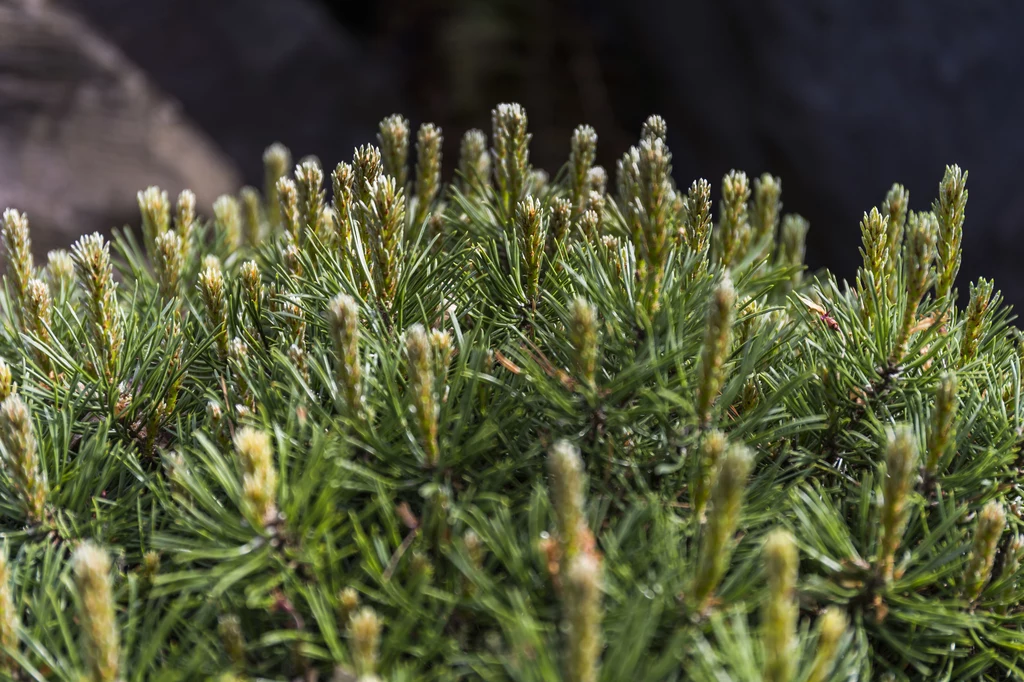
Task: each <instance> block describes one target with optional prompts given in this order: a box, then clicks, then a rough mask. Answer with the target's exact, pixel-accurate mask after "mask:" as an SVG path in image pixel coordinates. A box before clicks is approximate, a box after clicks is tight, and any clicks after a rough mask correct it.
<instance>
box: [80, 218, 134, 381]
mask: <svg viewBox="0 0 1024 682" xmlns="http://www.w3.org/2000/svg"><path fill="white" fill-rule="evenodd" d="M71 257H72V259H73V260H74V262H75V273H76V274H77V275H78V281H79V282H80V283H81V286H82V288H83V289H84V290H85V306H86V310H87V311H88V317H89V328H90V331H91V333H92V337H93V342H94V347H95V348H96V349H97V350H99V352H100V360H101V362H103V363H104V364H105V370H106V372H107V374H108V375H112V374H113V373H114V369H115V368H116V367H117V361H118V355H119V352H120V350H121V344H122V343H123V342H124V332H123V330H122V322H121V313H120V310H119V309H118V305H117V284H115V283H114V268H113V266H112V265H111V264H110V245H109V244H108V243H107V241H106V240H105V239H104V238H103V235H101V234H99V233H98V232H96V233H93V234H90V235H86V236H84V237H82V238H81V239H79V240H78V241H77V242H75V245H74V246H73V247H72V248H71Z"/></svg>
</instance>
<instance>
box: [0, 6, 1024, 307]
mask: <svg viewBox="0 0 1024 682" xmlns="http://www.w3.org/2000/svg"><path fill="white" fill-rule="evenodd" d="M1022 30H1024V3H1019V2H1014V1H1013V0H975V1H974V2H970V3H965V2H962V0H961V1H959V2H954V1H952V0H887V1H881V0H864V1H861V2H850V1H849V0H785V1H783V0H769V1H768V2H761V3H750V2H741V1H740V0H708V1H707V2H699V3H698V2H680V1H674V0H446V1H445V0H393V1H391V2H370V1H368V0H367V1H363V2H353V1H350V0H334V1H331V0H144V1H142V2H140V1H139V0H59V1H57V0H0V207H2V206H3V205H13V206H18V207H20V208H23V209H25V210H26V211H28V212H29V214H30V217H32V219H33V225H34V234H35V236H36V241H37V242H38V244H37V247H38V250H39V251H41V252H42V251H45V249H47V248H53V247H54V246H55V245H63V244H66V243H68V242H69V241H70V240H71V239H72V238H73V237H74V236H75V235H77V234H79V233H81V232H83V231H86V230H93V229H106V228H109V227H110V226H111V225H116V224H121V223H124V222H133V223H134V222H136V221H137V218H136V217H135V212H136V209H135V205H134V204H135V202H134V192H135V190H136V189H139V188H142V187H145V186H146V185H148V184H159V185H161V186H163V187H164V188H166V189H168V190H169V191H171V192H177V191H178V190H180V189H181V188H182V187H185V186H190V187H192V188H193V189H195V190H196V191H197V193H199V195H200V199H201V200H202V201H203V202H205V203H207V204H209V203H210V202H211V201H212V200H213V199H214V198H215V197H216V196H217V195H218V194H219V193H221V192H226V191H234V190H235V189H237V187H238V186H239V185H240V184H241V183H251V184H255V185H257V186H259V185H260V184H261V182H262V170H261V165H260V157H261V153H262V150H263V148H264V147H265V146H266V145H267V144H268V143H270V142H272V141H274V140H280V141H282V142H284V143H285V144H287V145H288V146H290V147H291V148H292V150H293V152H294V154H295V157H296V158H299V157H301V156H303V155H305V154H316V155H318V156H319V157H320V158H321V159H322V160H323V161H324V162H325V163H326V164H331V165H333V163H334V162H336V161H338V160H340V159H343V158H345V159H347V158H349V157H350V156H351V151H352V147H353V146H355V145H356V144H360V143H362V142H368V141H372V140H374V136H375V133H376V124H377V122H378V121H379V120H380V119H381V118H382V117H383V116H385V115H387V114H390V113H392V112H395V111H399V112H402V113H404V114H405V115H406V116H408V117H409V118H410V119H411V120H412V122H413V124H414V125H418V124H419V123H421V122H423V121H428V120H429V121H433V122H435V123H438V124H439V125H441V126H442V127H443V129H444V133H445V158H446V159H447V160H448V163H446V168H445V171H446V173H447V174H450V173H451V170H452V166H453V165H454V159H455V158H457V146H458V141H459V138H460V137H461V134H462V132H463V131H464V130H466V129H467V128H469V127H480V128H483V129H484V130H487V129H488V128H489V114H490V109H491V107H492V106H493V105H494V104H496V103H498V102H502V101H518V102H520V103H522V104H523V105H524V106H526V108H527V111H528V113H529V116H530V128H531V131H532V132H533V134H534V143H533V146H532V158H533V160H534V163H535V164H536V165H538V166H541V167H544V168H546V169H547V170H549V171H550V172H552V173H554V172H555V171H557V170H558V167H559V165H560V164H561V163H562V162H563V161H564V159H565V158H566V155H567V153H568V140H569V134H570V132H571V130H572V129H573V127H574V126H575V125H576V124H578V123H581V122H587V123H590V124H592V125H593V126H594V127H595V128H596V129H597V131H598V135H599V137H600V141H599V149H600V157H599V162H600V163H602V164H603V165H604V166H605V167H606V168H608V169H609V170H611V169H613V168H614V163H615V160H616V159H617V158H618V157H619V156H620V155H621V154H622V153H623V151H625V149H626V148H627V147H628V146H629V145H630V144H631V143H632V142H633V141H634V140H635V139H636V137H637V136H638V133H639V128H640V124H641V123H642V121H643V119H644V118H645V117H646V116H647V115H648V114H650V113H660V114H662V115H663V116H664V117H665V118H666V119H667V120H668V123H669V145H670V147H671V149H672V151H673V155H674V167H675V175H676V177H677V180H678V181H679V182H680V183H689V181H690V180H691V179H693V178H695V177H699V176H701V177H707V178H708V179H710V180H712V182H713V184H717V182H718V180H719V179H720V178H721V176H722V175H723V174H724V173H725V172H727V171H728V170H729V169H730V168H734V167H735V168H739V169H742V170H746V171H747V172H748V173H749V174H751V175H756V174H760V173H761V172H764V171H769V172H772V173H774V174H776V175H779V176H781V177H782V181H783V200H784V203H785V208H786V210H788V211H795V212H799V213H801V214H803V215H804V216H805V217H807V218H808V219H809V220H810V221H811V225H812V229H811V234H810V236H809V255H808V257H809V261H810V263H811V265H812V266H828V267H830V268H832V269H833V270H835V271H836V272H838V273H839V274H840V275H841V276H844V277H852V275H853V272H854V270H855V268H856V266H857V263H858V261H859V255H858V253H857V247H858V244H859V239H860V237H859V230H858V221H859V218H860V216H861V214H862V213H863V211H864V210H866V209H868V208H870V207H871V206H873V205H876V204H877V203H879V202H880V201H881V199H882V197H883V196H884V194H885V192H886V190H887V189H888V188H889V186H890V185H891V184H892V182H894V181H896V180H899V181H901V182H903V183H904V184H905V185H906V186H907V187H908V189H909V190H910V193H911V204H912V207H913V208H915V209H919V210H922V209H926V208H928V207H929V206H930V204H931V201H932V199H933V198H934V196H935V194H936V190H937V186H938V182H939V180H940V178H941V176H942V173H943V169H944V166H945V164H947V163H958V164H960V165H961V166H962V167H964V168H966V169H968V170H969V171H970V180H969V182H968V187H969V189H970V200H969V203H968V206H967V223H966V227H965V233H966V234H965V239H964V249H965V253H964V262H963V269H962V270H961V277H960V289H961V292H962V293H963V292H965V290H966V283H967V281H968V280H974V279H976V278H977V277H978V276H987V277H994V278H995V279H996V283H997V286H999V287H1000V288H1002V289H1003V290H1004V292H1005V293H1006V295H1007V298H1008V299H1009V300H1010V301H1011V302H1012V303H1015V304H1017V305H1018V307H1019V305H1020V304H1022V303H1024V275H1021V274H1018V267H1017V259H1018V253H1019V251H1020V246H1019V245H1020V242H1021V240H1022V238H1024V235H1022V233H1021V227H1022V226H1024V192H1022V191H1020V187H1021V186H1022V182H1024V125H1022V122H1024V41H1022V40H1021V39H1020V35H1021V33H1022Z"/></svg>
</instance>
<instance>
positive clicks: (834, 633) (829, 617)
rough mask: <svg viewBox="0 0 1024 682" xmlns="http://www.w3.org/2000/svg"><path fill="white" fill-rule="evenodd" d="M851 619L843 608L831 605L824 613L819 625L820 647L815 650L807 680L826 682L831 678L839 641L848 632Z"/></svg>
mask: <svg viewBox="0 0 1024 682" xmlns="http://www.w3.org/2000/svg"><path fill="white" fill-rule="evenodd" d="M848 624H849V621H848V619H847V617H846V614H845V613H843V611H842V609H840V608H839V607H837V606H830V607H829V608H828V609H826V610H825V613H824V614H822V616H821V620H820V624H819V626H818V648H817V651H815V652H814V661H813V662H812V663H811V670H810V672H809V673H808V674H807V678H806V679H807V682H825V681H826V680H829V679H831V674H832V671H833V669H834V668H835V663H836V655H837V654H838V653H839V643H840V641H841V640H842V638H843V635H845V634H846V628H847V626H848Z"/></svg>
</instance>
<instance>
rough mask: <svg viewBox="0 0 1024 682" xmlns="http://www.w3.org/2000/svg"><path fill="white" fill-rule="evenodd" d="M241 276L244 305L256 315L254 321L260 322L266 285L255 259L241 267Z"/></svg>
mask: <svg viewBox="0 0 1024 682" xmlns="http://www.w3.org/2000/svg"><path fill="white" fill-rule="evenodd" d="M239 276H240V278H241V280H242V294H243V297H244V298H243V300H244V305H245V306H246V307H247V308H249V309H250V310H251V311H252V314H253V315H255V316H256V317H255V319H254V320H253V322H254V323H257V324H258V323H259V314H260V310H261V309H262V307H263V298H264V296H265V293H266V291H265V287H264V286H263V276H262V275H261V274H260V266H259V265H257V264H256V261H254V260H247V261H245V262H244V263H242V265H241V266H240V267H239Z"/></svg>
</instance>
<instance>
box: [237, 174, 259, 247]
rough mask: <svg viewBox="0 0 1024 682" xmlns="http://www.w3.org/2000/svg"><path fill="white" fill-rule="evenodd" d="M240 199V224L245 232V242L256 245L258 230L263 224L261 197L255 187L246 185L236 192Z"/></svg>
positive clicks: (257, 244) (257, 242)
mask: <svg viewBox="0 0 1024 682" xmlns="http://www.w3.org/2000/svg"><path fill="white" fill-rule="evenodd" d="M238 196H239V197H240V198H241V200H242V226H243V229H244V232H245V235H244V236H245V243H246V244H247V245H248V246H251V247H256V246H259V244H260V232H261V228H262V225H263V222H262V221H263V198H262V197H261V196H260V192H259V190H258V189H256V188H255V187H251V186H249V185H246V186H245V187H243V188H242V189H241V191H240V192H239V193H238Z"/></svg>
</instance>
